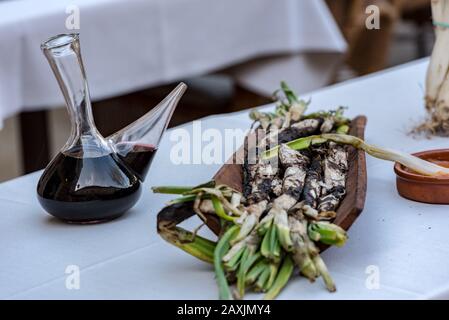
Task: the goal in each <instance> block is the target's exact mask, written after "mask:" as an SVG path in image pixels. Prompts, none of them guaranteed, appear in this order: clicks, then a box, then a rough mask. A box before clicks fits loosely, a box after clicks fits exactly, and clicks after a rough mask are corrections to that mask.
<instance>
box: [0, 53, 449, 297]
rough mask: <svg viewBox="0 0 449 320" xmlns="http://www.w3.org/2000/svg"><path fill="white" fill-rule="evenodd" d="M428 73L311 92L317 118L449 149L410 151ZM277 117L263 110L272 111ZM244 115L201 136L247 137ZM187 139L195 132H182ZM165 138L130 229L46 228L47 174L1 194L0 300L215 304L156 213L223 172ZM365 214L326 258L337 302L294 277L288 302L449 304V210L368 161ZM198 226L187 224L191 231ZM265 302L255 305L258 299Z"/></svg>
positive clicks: (384, 75) (409, 72)
mask: <svg viewBox="0 0 449 320" xmlns="http://www.w3.org/2000/svg"><path fill="white" fill-rule="evenodd" d="M426 66H427V61H426V60H423V61H418V62H414V63H411V64H408V65H405V66H402V67H399V68H395V69H392V70H389V71H386V72H381V73H379V74H375V75H373V76H368V77H365V78H361V79H357V80H353V81H350V82H348V83H344V84H340V85H336V86H332V87H329V88H325V89H323V90H320V91H317V92H313V93H311V94H308V95H306V96H305V97H306V98H308V97H311V98H312V105H311V107H310V110H317V109H318V108H319V107H326V108H328V107H330V106H338V105H345V106H349V107H350V109H349V111H348V114H349V115H350V116H355V115H357V114H366V115H367V116H368V127H367V131H366V139H367V140H368V141H369V142H370V143H375V144H378V145H388V146H390V147H392V148H397V149H400V150H405V151H407V152H412V151H418V150H423V149H430V148H442V147H447V145H448V140H447V139H442V138H434V139H432V140H427V139H422V140H419V139H418V140H417V139H413V138H412V137H410V136H409V135H407V130H408V128H410V126H411V125H412V121H417V120H418V119H419V118H420V117H421V116H422V115H423V114H424V109H423V101H422V95H423V92H422V88H421V87H422V85H423V82H424V74H425V69H426ZM271 107H272V106H269V107H267V108H271ZM249 124H250V121H249V120H248V117H247V114H246V113H235V114H228V115H220V116H213V117H209V118H206V119H204V121H203V122H202V126H203V129H204V128H217V129H220V130H224V129H225V128H247V127H248V126H249ZM186 128H190V125H189V126H186ZM169 137H170V133H167V134H166V135H165V137H164V139H163V141H162V145H161V147H160V150H159V151H158V153H157V155H156V158H155V160H154V162H153V166H152V168H151V170H150V173H149V177H148V179H147V181H146V183H145V188H144V189H145V191H144V193H143V197H142V199H141V200H140V202H139V203H138V204H137V206H136V207H135V208H134V209H132V210H131V211H130V212H129V213H128V215H127V216H126V217H124V218H122V219H119V220H116V221H113V222H110V223H106V224H100V225H93V226H72V225H66V224H62V223H59V222H57V221H55V220H53V219H51V218H50V217H49V216H47V215H46V214H45V213H44V212H43V211H42V209H41V208H40V207H39V205H38V203H37V201H36V198H35V185H36V182H37V179H38V176H39V172H37V173H34V174H31V175H27V176H24V177H21V178H18V179H15V180H12V181H9V182H6V183H3V184H1V185H0V213H1V220H0V243H1V249H0V297H1V298H8V299H33V298H38V299H47V298H60V299H80V298H83V299H98V298H114V299H115V298H123V299H131V298H138V299H140V298H142V299H162V298H166V299H178V298H183V299H197V298H205V299H214V298H216V297H217V288H216V285H215V281H214V274H213V270H212V268H211V267H210V266H208V265H206V264H204V263H202V262H200V261H197V260H196V259H195V258H192V257H190V256H188V255H187V254H185V253H183V252H181V251H180V250H178V249H177V248H175V247H173V246H171V245H169V244H167V243H165V242H164V241H163V240H162V239H161V238H160V237H159V236H158V235H157V234H156V213H157V212H158V210H160V209H161V208H162V206H163V203H164V202H165V201H167V199H169V198H171V197H170V196H161V195H154V194H152V193H151V192H150V191H149V188H150V186H151V185H186V184H196V183H200V182H203V181H207V180H208V179H209V178H210V177H211V176H212V175H213V174H214V172H215V171H216V170H217V169H218V167H219V166H218V165H209V166H208V165H202V166H201V165H189V166H187V165H179V166H175V165H172V164H170V161H169V158H168V154H169V150H170V147H171V145H172V143H171V142H170V141H169ZM367 167H368V193H367V200H366V206H365V210H364V211H363V213H362V214H361V216H360V217H359V218H358V220H357V221H356V222H355V224H354V225H353V226H352V228H351V229H350V231H349V237H350V238H349V241H348V242H347V244H346V246H345V247H343V248H340V249H337V248H331V249H329V250H328V251H326V252H325V253H323V258H324V259H325V261H326V263H327V265H328V267H329V270H330V272H331V273H332V275H333V278H334V280H335V281H336V283H337V287H338V291H337V292H336V293H334V294H330V293H328V292H327V291H326V290H325V289H324V287H323V284H322V283H321V281H317V282H316V283H315V284H310V283H308V281H306V280H305V279H304V278H300V277H295V278H294V279H293V280H292V281H291V282H290V283H289V285H288V286H287V288H286V289H285V290H284V291H283V292H282V294H281V295H280V299H348V298H353V299H365V298H373V299H378V298H385V299H393V298H395V299H420V298H438V297H439V298H449V273H448V270H449V242H448V241H447V227H448V225H449V212H448V207H447V206H442V205H428V204H422V203H417V202H412V201H408V200H406V199H403V198H401V197H399V195H398V194H397V192H396V190H395V175H394V173H393V170H392V164H391V163H389V162H384V161H380V160H377V159H373V158H371V157H369V158H368V159H367ZM197 223H198V222H197V221H190V222H189V223H187V225H188V226H189V227H193V226H195V225H196V224H197ZM68 265H77V266H79V267H80V269H81V273H80V279H81V282H80V284H81V287H80V290H67V289H66V287H65V280H66V274H65V273H64V272H65V269H66V267H67V266H68ZM370 265H375V266H377V267H378V268H379V270H380V289H378V290H369V289H367V288H366V286H365V281H366V279H367V276H368V275H367V274H366V273H365V271H366V268H367V267H368V266H370ZM253 297H256V298H258V297H259V296H253Z"/></svg>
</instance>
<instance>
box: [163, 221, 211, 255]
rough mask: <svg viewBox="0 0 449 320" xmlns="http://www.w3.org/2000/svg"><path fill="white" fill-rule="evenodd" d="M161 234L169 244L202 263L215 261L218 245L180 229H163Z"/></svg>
mask: <svg viewBox="0 0 449 320" xmlns="http://www.w3.org/2000/svg"><path fill="white" fill-rule="evenodd" d="M159 234H160V235H161V237H162V238H163V239H164V240H166V241H167V242H169V243H171V244H173V245H174V246H176V247H178V248H179V249H181V250H183V251H185V252H187V253H188V254H190V255H192V256H194V257H196V258H198V259H200V260H202V261H205V262H208V263H212V262H213V261H214V251H215V247H216V243H215V242H213V241H210V240H208V239H205V238H203V237H200V236H198V235H194V234H193V233H192V232H190V231H187V230H185V229H183V228H180V227H175V228H174V229H162V230H161V231H160V232H159Z"/></svg>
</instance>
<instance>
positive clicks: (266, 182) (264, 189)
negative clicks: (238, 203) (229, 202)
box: [248, 179, 271, 203]
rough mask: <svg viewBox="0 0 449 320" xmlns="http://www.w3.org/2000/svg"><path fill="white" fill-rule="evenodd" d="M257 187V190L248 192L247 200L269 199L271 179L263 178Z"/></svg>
mask: <svg viewBox="0 0 449 320" xmlns="http://www.w3.org/2000/svg"><path fill="white" fill-rule="evenodd" d="M257 187H258V189H259V190H258V192H254V193H251V194H249V195H248V201H249V202H250V203H257V202H260V201H262V200H269V197H270V194H271V179H263V180H262V182H261V183H259V185H258V186H257ZM250 192H251V190H250Z"/></svg>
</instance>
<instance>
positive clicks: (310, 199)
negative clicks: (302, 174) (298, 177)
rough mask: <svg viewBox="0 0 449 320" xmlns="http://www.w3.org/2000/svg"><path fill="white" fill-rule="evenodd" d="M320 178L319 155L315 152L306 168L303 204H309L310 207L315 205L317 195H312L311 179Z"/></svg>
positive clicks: (316, 179) (317, 179)
mask: <svg viewBox="0 0 449 320" xmlns="http://www.w3.org/2000/svg"><path fill="white" fill-rule="evenodd" d="M320 180H321V157H320V155H319V154H317V155H316V156H315V157H314V158H313V160H312V163H311V165H310V167H309V169H308V170H307V176H306V182H305V184H304V190H303V198H304V202H305V204H307V205H309V206H311V207H312V208H314V207H316V205H317V200H318V199H317V197H314V196H313V191H314V190H313V186H312V184H311V182H312V181H320Z"/></svg>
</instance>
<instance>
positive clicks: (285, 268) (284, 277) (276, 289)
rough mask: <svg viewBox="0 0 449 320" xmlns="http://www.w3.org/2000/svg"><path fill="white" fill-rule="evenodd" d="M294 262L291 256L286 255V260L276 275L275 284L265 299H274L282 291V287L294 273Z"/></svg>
mask: <svg viewBox="0 0 449 320" xmlns="http://www.w3.org/2000/svg"><path fill="white" fill-rule="evenodd" d="M293 269H294V264H293V261H292V259H291V258H290V257H289V256H286V257H285V259H284V262H283V263H282V267H281V269H280V270H279V273H278V275H277V277H276V280H275V281H274V283H273V286H272V287H271V288H270V290H268V292H267V294H266V295H265V297H264V299H265V300H272V299H274V298H276V297H277V295H278V294H279V293H280V292H281V290H282V288H284V287H285V285H286V284H287V282H288V280H289V279H290V276H291V275H292V273H293Z"/></svg>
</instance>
